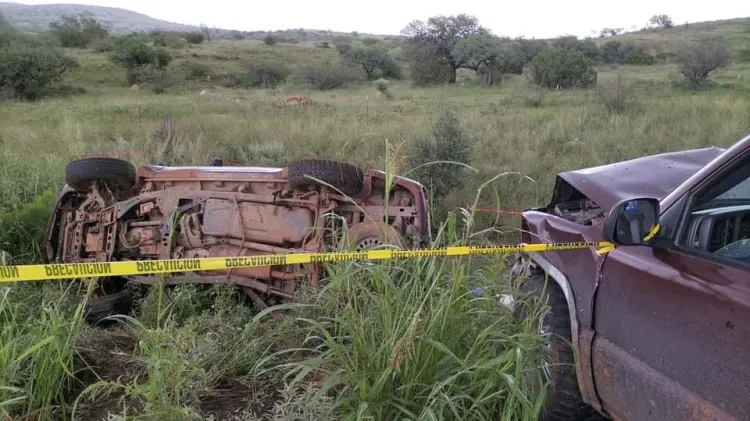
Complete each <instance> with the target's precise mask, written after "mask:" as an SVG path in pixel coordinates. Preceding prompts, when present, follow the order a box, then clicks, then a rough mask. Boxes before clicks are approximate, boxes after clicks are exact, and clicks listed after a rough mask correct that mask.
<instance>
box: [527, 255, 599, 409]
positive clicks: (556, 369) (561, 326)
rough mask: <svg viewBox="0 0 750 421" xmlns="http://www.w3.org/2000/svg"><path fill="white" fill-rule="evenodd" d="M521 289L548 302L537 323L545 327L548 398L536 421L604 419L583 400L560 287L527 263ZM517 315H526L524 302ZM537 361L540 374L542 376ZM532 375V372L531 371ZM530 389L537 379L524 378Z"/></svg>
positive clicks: (568, 319) (543, 375)
mask: <svg viewBox="0 0 750 421" xmlns="http://www.w3.org/2000/svg"><path fill="white" fill-rule="evenodd" d="M521 290H522V291H523V292H525V293H529V294H531V297H533V298H537V299H540V300H542V302H543V303H544V302H546V303H547V304H548V305H549V308H550V311H549V312H548V313H547V314H546V315H545V318H544V320H543V321H542V323H540V327H541V326H542V325H544V326H546V327H547V329H545V330H546V331H547V333H549V334H550V335H548V339H547V341H545V345H546V346H545V347H543V349H542V357H543V358H544V360H545V361H549V366H548V367H547V370H548V373H549V375H550V379H549V386H548V389H547V398H546V401H545V403H544V406H543V407H542V411H541V413H540V415H539V421H599V420H606V419H607V418H605V417H604V416H602V415H601V414H599V413H598V412H597V411H596V410H595V409H594V408H592V407H591V406H589V405H588V404H587V403H586V402H584V401H583V397H582V396H581V391H580V389H579V388H578V376H577V375H576V369H575V367H576V366H575V364H576V361H575V354H574V350H573V347H572V346H571V326H570V313H569V310H568V302H567V300H566V299H565V295H564V294H563V292H562V290H561V289H560V287H559V286H558V285H557V283H555V281H554V280H552V279H551V278H549V277H548V276H547V275H546V273H545V272H544V271H543V270H542V269H540V268H539V267H537V266H535V265H534V264H531V265H529V268H528V271H527V273H526V279H525V280H524V282H523V284H522V285H521ZM516 315H517V317H519V318H521V319H523V318H524V317H525V315H524V311H523V305H521V306H519V309H518V310H517V313H516ZM542 365H543V364H541V363H540V372H539V375H540V376H541V377H542V378H545V373H544V369H543V368H542ZM534 374H535V373H534ZM527 382H529V384H530V385H532V389H533V388H534V386H533V384H535V383H536V379H532V380H527Z"/></svg>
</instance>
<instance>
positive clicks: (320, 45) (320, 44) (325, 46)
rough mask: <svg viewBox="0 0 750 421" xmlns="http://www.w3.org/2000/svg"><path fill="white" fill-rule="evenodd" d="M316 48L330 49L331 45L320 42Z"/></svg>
mask: <svg viewBox="0 0 750 421" xmlns="http://www.w3.org/2000/svg"><path fill="white" fill-rule="evenodd" d="M318 48H331V43H329V42H328V41H321V42H319V43H318Z"/></svg>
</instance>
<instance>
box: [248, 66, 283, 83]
mask: <svg viewBox="0 0 750 421" xmlns="http://www.w3.org/2000/svg"><path fill="white" fill-rule="evenodd" d="M246 68H247V73H248V75H249V77H250V79H251V80H252V81H253V82H252V86H254V87H265V86H269V87H272V88H274V87H276V86H278V85H280V84H282V83H284V82H286V79H287V78H288V77H289V73H290V72H289V69H288V68H287V67H286V66H284V65H282V64H274V63H268V62H263V61H253V62H250V63H248V64H247V67H246Z"/></svg>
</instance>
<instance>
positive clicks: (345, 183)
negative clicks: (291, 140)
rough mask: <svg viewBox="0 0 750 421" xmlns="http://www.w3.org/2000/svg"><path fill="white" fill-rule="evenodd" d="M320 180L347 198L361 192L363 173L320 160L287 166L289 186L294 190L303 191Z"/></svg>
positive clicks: (351, 167)
mask: <svg viewBox="0 0 750 421" xmlns="http://www.w3.org/2000/svg"><path fill="white" fill-rule="evenodd" d="M309 177H312V178H314V179H316V180H320V181H323V182H325V183H326V184H329V185H331V186H333V187H334V188H336V189H337V190H340V191H341V192H342V193H344V194H345V195H347V196H351V195H355V194H357V193H359V192H361V191H362V187H363V183H364V173H363V172H362V170H361V169H359V168H357V167H355V166H354V165H350V164H345V163H343V162H337V161H327V160H322V159H307V160H302V161H297V162H295V163H293V164H292V165H290V166H289V185H290V186H292V188H293V189H296V190H305V189H307V188H309V187H310V186H312V185H315V184H317V182H316V181H315V180H313V179H311V178H309Z"/></svg>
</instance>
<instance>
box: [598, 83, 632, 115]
mask: <svg viewBox="0 0 750 421" xmlns="http://www.w3.org/2000/svg"><path fill="white" fill-rule="evenodd" d="M596 96H597V100H598V102H599V104H601V105H602V106H604V107H605V108H606V109H607V111H609V112H610V113H615V114H622V113H624V112H625V111H627V110H628V108H629V107H630V106H631V104H632V103H633V101H634V100H635V97H634V94H633V89H632V87H631V85H630V83H628V82H627V81H626V80H625V79H624V78H623V77H622V75H617V78H616V79H615V80H614V81H612V82H605V83H600V84H597V87H596Z"/></svg>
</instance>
